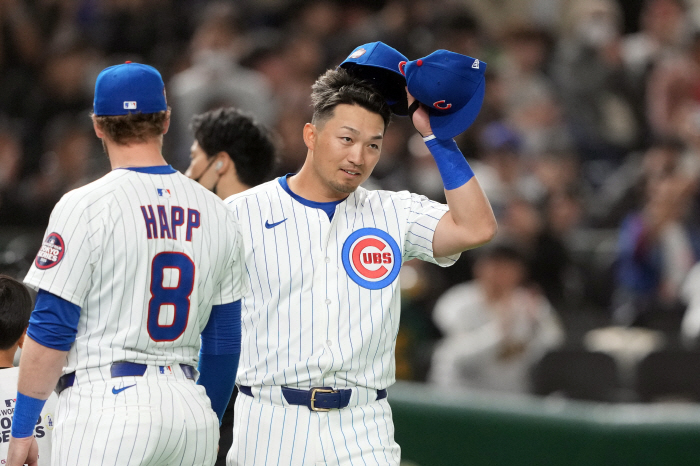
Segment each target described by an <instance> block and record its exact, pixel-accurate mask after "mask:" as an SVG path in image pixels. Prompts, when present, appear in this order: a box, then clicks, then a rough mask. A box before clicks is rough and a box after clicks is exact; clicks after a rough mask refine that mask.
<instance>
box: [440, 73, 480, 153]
mask: <svg viewBox="0 0 700 466" xmlns="http://www.w3.org/2000/svg"><path fill="white" fill-rule="evenodd" d="M485 92H486V80H485V79H484V78H483V77H482V78H481V83H479V86H478V87H477V88H476V91H474V95H473V96H472V98H471V99H469V102H467V104H466V105H465V106H464V107H462V108H461V109H459V110H457V111H456V112H453V113H449V114H440V113H437V111H433V110H430V109H429V110H428V112H429V114H430V128H431V129H432V130H433V134H434V135H435V137H436V138H437V139H444V140H448V139H452V138H454V137H456V136H458V135H459V134H462V133H463V132H464V131H466V130H467V128H469V127H470V126H471V124H472V123H474V120H475V119H476V117H477V115H479V111H480V110H481V104H483V103H484V94H485Z"/></svg>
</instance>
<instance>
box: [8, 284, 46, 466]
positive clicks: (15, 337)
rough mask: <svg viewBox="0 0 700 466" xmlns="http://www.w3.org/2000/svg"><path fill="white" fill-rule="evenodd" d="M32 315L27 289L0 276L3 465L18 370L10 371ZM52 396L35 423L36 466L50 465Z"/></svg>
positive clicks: (12, 369)
mask: <svg viewBox="0 0 700 466" xmlns="http://www.w3.org/2000/svg"><path fill="white" fill-rule="evenodd" d="M31 312H32V297H31V296H29V292H28V291H27V288H25V287H24V285H22V284H21V283H20V282H18V281H17V280H15V279H14V278H12V277H9V276H7V275H0V464H5V463H4V460H5V458H6V457H7V446H8V442H9V440H10V428H11V425H12V411H13V409H14V407H15V400H16V398H17V396H16V395H17V376H18V375H19V368H18V367H13V364H12V363H13V360H14V356H15V352H16V351H17V348H21V347H22V345H23V343H24V337H25V332H26V330H27V325H29V314H30V313H31ZM55 413H56V394H54V393H52V394H51V396H50V397H49V399H48V400H47V402H46V404H45V405H44V409H43V410H42V411H41V414H40V416H39V419H38V422H37V423H36V425H35V426H34V436H35V438H36V441H37V445H38V447H39V458H38V464H39V466H48V465H49V464H51V433H52V431H53V429H54V426H55V424H54V422H55Z"/></svg>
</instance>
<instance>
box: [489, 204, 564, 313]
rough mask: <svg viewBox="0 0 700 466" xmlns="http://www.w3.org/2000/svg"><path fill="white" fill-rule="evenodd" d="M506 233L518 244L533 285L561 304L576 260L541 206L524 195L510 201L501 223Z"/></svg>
mask: <svg viewBox="0 0 700 466" xmlns="http://www.w3.org/2000/svg"><path fill="white" fill-rule="evenodd" d="M500 224H501V225H502V226H503V234H504V236H506V237H508V238H510V239H511V241H512V242H513V244H514V245H516V246H517V247H518V248H519V250H520V252H521V254H522V255H523V260H524V261H525V263H526V264H527V268H528V272H529V275H528V276H529V278H530V280H531V284H532V285H536V286H537V287H538V288H539V290H540V292H541V293H543V294H544V295H545V296H546V297H547V299H548V300H549V301H550V302H553V303H554V304H555V305H556V306H560V305H561V304H562V303H563V299H564V295H563V294H564V290H565V281H566V276H567V273H568V271H569V270H570V268H571V266H572V263H571V257H570V253H569V249H568V248H567V245H566V244H565V243H564V241H563V239H562V238H560V237H559V236H557V235H556V234H554V233H553V231H552V230H551V228H550V225H549V224H548V222H547V219H546V218H545V216H544V215H543V212H541V211H540V210H539V209H538V208H537V206H535V205H534V204H533V203H532V202H530V201H528V200H527V199H525V198H523V197H517V198H513V199H511V200H510V202H509V203H508V205H507V206H506V209H505V212H504V215H503V218H502V220H501V222H500Z"/></svg>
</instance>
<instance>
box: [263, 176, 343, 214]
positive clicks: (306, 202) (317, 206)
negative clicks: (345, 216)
mask: <svg viewBox="0 0 700 466" xmlns="http://www.w3.org/2000/svg"><path fill="white" fill-rule="evenodd" d="M293 175H294V173H288V174H286V175H284V176H280V177H279V178H277V182H279V184H280V186H282V189H284V190H285V191H286V192H287V194H289V195H290V196H292V199H294V200H296V201H298V202H299V203H301V204H303V205H305V206H307V207H313V208H315V209H324V208H326V207H329V206H333V207H335V206H337V205H338V204H340V203H341V202H343V201H345V200H346V199H348V198H347V197H346V198H345V199H341V200H339V201H331V202H316V201H310V200H308V199H306V198H304V197H301V196H300V195H298V194H296V193H295V192H293V191H292V190H291V189H290V188H289V183H287V178H288V177H290V176H293ZM348 197H350V196H348Z"/></svg>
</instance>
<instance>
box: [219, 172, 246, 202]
mask: <svg viewBox="0 0 700 466" xmlns="http://www.w3.org/2000/svg"><path fill="white" fill-rule="evenodd" d="M246 189H250V186H248V185H247V184H243V183H241V182H240V180H239V179H238V177H237V176H236V175H235V174H234V173H230V174H227V175H226V176H222V177H221V179H220V180H219V182H218V183H217V185H216V195H217V196H219V197H220V198H221V199H226V198H227V197H229V196H233V195H234V194H238V193H242V192H243V191H245V190H246Z"/></svg>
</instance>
